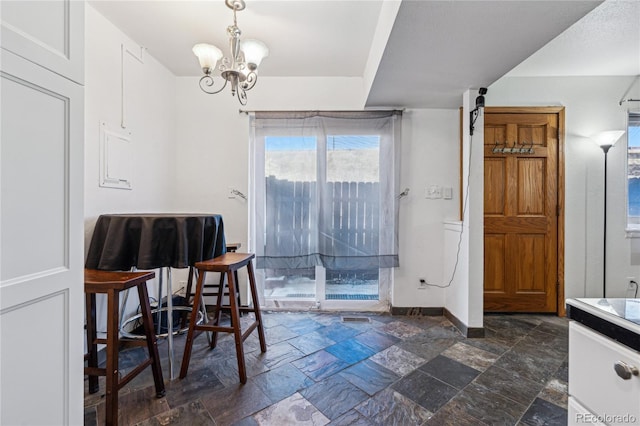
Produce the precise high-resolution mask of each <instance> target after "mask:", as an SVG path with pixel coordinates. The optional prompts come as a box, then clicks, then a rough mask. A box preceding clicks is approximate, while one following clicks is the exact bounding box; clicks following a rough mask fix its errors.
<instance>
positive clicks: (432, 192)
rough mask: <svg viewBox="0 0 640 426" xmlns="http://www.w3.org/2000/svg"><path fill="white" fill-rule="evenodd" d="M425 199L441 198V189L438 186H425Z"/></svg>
mask: <svg viewBox="0 0 640 426" xmlns="http://www.w3.org/2000/svg"><path fill="white" fill-rule="evenodd" d="M425 197H426V198H430V199H436V198H442V187H441V186H439V185H429V186H427V190H426V192H425Z"/></svg>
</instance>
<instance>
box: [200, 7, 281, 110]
mask: <svg viewBox="0 0 640 426" xmlns="http://www.w3.org/2000/svg"><path fill="white" fill-rule="evenodd" d="M225 4H226V5H227V7H228V8H229V9H231V10H233V25H229V26H228V27H227V35H228V36H229V50H230V53H231V54H230V56H229V57H225V56H224V55H223V53H222V50H220V49H218V48H217V47H216V46H213V45H211V44H207V43H198V44H196V45H195V46H193V53H194V54H195V55H196V56H197V57H198V61H200V68H202V72H203V73H204V75H203V76H202V78H200V88H201V89H202V91H203V92H206V93H208V94H210V95H213V94H216V93H220V92H222V90H223V89H224V88H225V87H227V84H228V83H229V84H231V96H238V100H239V101H240V104H242V105H246V104H247V94H246V92H247V91H248V90H251V89H252V88H253V86H255V85H256V81H258V66H259V65H260V62H262V60H263V59H264V58H265V57H267V56H268V55H269V49H267V46H265V44H264V43H263V42H261V41H258V40H252V39H247V40H240V35H241V34H242V31H240V28H238V23H237V20H236V12H238V11H241V10H244V8H245V7H246V6H245V3H244V0H225ZM218 61H220V65H219V66H218V70H219V71H220V76H221V77H222V79H223V80H224V84H223V85H222V87H221V88H220V89H218V90H215V89H211V88H212V87H213V85H214V83H215V80H214V78H213V75H212V73H213V71H214V70H215V68H216V64H217V63H218Z"/></svg>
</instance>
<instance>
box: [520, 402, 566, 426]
mask: <svg viewBox="0 0 640 426" xmlns="http://www.w3.org/2000/svg"><path fill="white" fill-rule="evenodd" d="M567 420H568V419H567V410H565V409H563V408H560V407H558V406H557V405H555V404H552V403H550V402H547V401H544V400H542V399H540V398H536V400H535V401H533V404H531V407H529V409H528V410H527V412H526V413H525V414H524V416H522V420H521V421H522V423H524V424H525V425H531V426H538V425H540V426H541V425H548V426H565V425H566V424H567Z"/></svg>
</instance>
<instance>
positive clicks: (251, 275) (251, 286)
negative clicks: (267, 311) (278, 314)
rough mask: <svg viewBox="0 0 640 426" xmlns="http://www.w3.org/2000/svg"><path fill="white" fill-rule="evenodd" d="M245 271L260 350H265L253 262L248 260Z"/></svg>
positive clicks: (265, 342) (265, 340)
mask: <svg viewBox="0 0 640 426" xmlns="http://www.w3.org/2000/svg"><path fill="white" fill-rule="evenodd" d="M247 272H248V274H249V290H250V291H251V299H252V301H253V313H254V314H255V316H256V322H257V323H258V337H259V338H260V350H261V351H262V352H266V351H267V339H265V336H264V327H263V326H262V314H261V313H260V300H259V298H258V290H257V287H256V276H255V274H254V272H253V262H252V261H251V260H250V261H249V263H248V264H247Z"/></svg>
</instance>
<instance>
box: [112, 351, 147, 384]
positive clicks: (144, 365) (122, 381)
mask: <svg viewBox="0 0 640 426" xmlns="http://www.w3.org/2000/svg"><path fill="white" fill-rule="evenodd" d="M152 363H153V359H151V358H147V359H146V360H144V361H142V363H141V364H139V365H138V366H137V367H136V368H134V369H133V370H131V371H130V372H129V373H128V374H127V375H125V376H124V377H123V378H121V379H120V380H118V389H122V388H123V387H124V386H126V384H127V383H129V382H130V381H131V380H133V379H134V378H135V377H136V376H137V375H138V374H140V372H141V371H142V370H144V369H145V368H147V367H148V366H150V365H151V364H152Z"/></svg>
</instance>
